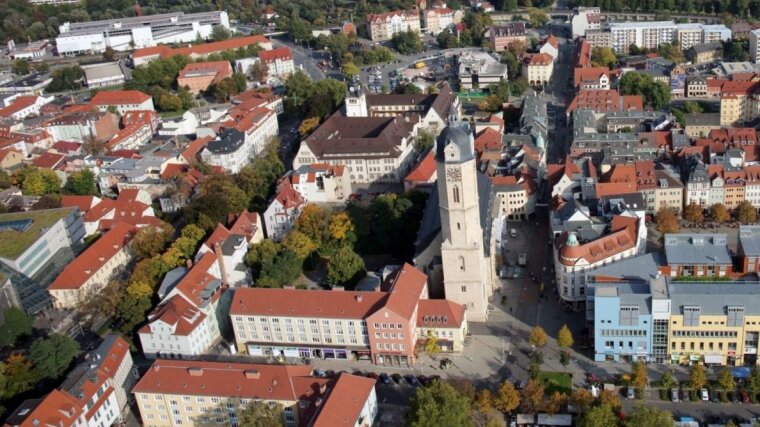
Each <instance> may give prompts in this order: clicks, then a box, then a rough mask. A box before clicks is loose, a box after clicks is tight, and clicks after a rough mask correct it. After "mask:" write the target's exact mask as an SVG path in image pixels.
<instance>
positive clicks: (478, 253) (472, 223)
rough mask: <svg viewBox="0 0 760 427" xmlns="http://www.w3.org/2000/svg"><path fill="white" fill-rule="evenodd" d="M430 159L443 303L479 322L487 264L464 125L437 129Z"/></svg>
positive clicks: (472, 161) (484, 302)
mask: <svg viewBox="0 0 760 427" xmlns="http://www.w3.org/2000/svg"><path fill="white" fill-rule="evenodd" d="M435 158H436V167H437V172H438V183H437V185H438V194H439V198H440V211H441V257H442V263H443V287H444V291H445V293H446V299H450V300H452V301H455V302H457V303H459V304H463V305H464V306H465V307H466V308H467V318H468V320H472V321H476V322H478V321H479V322H482V321H485V320H486V315H487V311H488V296H489V295H490V287H491V283H490V280H489V279H488V278H489V277H490V275H489V274H488V268H490V263H489V261H488V259H487V257H486V252H485V249H486V248H485V246H484V241H483V224H481V219H480V200H479V197H478V184H477V179H478V176H477V174H478V172H477V168H476V165H475V148H474V141H473V137H472V134H471V132H470V129H469V126H468V124H467V123H464V122H456V123H451V124H450V125H449V126H448V127H447V128H446V129H444V130H443V132H442V133H441V135H440V136H439V137H438V141H437V144H436V156H435ZM484 202H487V201H484Z"/></svg>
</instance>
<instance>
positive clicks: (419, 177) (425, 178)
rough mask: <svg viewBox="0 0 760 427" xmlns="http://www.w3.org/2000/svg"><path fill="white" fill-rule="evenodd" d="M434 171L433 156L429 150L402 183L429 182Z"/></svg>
mask: <svg viewBox="0 0 760 427" xmlns="http://www.w3.org/2000/svg"><path fill="white" fill-rule="evenodd" d="M435 171H436V163H435V156H434V155H433V150H430V151H428V152H427V154H425V157H423V158H422V160H420V162H419V163H417V164H416V165H414V168H412V170H411V171H410V172H409V174H408V175H407V176H406V177H405V178H404V181H408V182H429V181H430V180H431V179H432V178H433V174H435Z"/></svg>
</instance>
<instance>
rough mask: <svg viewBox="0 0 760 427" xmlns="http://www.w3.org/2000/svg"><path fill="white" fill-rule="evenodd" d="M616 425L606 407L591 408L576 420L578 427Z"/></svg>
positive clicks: (613, 415)
mask: <svg viewBox="0 0 760 427" xmlns="http://www.w3.org/2000/svg"><path fill="white" fill-rule="evenodd" d="M617 423H618V419H617V416H616V415H615V413H614V412H613V411H612V408H610V407H609V406H608V405H600V406H593V407H591V408H590V409H589V410H588V411H586V412H585V413H584V414H583V415H581V416H580V417H579V418H578V420H577V426H578V427H610V426H616V425H617ZM671 424H672V422H671Z"/></svg>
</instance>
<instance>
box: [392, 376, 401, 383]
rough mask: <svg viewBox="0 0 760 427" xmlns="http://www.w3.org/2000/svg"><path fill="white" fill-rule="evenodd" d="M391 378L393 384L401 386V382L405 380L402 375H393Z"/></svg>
mask: <svg viewBox="0 0 760 427" xmlns="http://www.w3.org/2000/svg"><path fill="white" fill-rule="evenodd" d="M391 378H392V379H393V382H394V383H396V384H400V383H401V380H402V379H403V378H402V377H401V375H399V374H393V375H391Z"/></svg>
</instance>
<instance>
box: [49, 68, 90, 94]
mask: <svg viewBox="0 0 760 427" xmlns="http://www.w3.org/2000/svg"><path fill="white" fill-rule="evenodd" d="M50 78H51V79H52V80H51V81H50V84H49V85H48V86H47V87H46V88H45V89H46V90H47V91H48V92H62V91H65V90H79V89H81V88H82V87H83V86H84V70H83V69H82V67H80V66H78V65H69V66H64V67H60V68H56V69H55V70H53V72H52V73H50Z"/></svg>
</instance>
